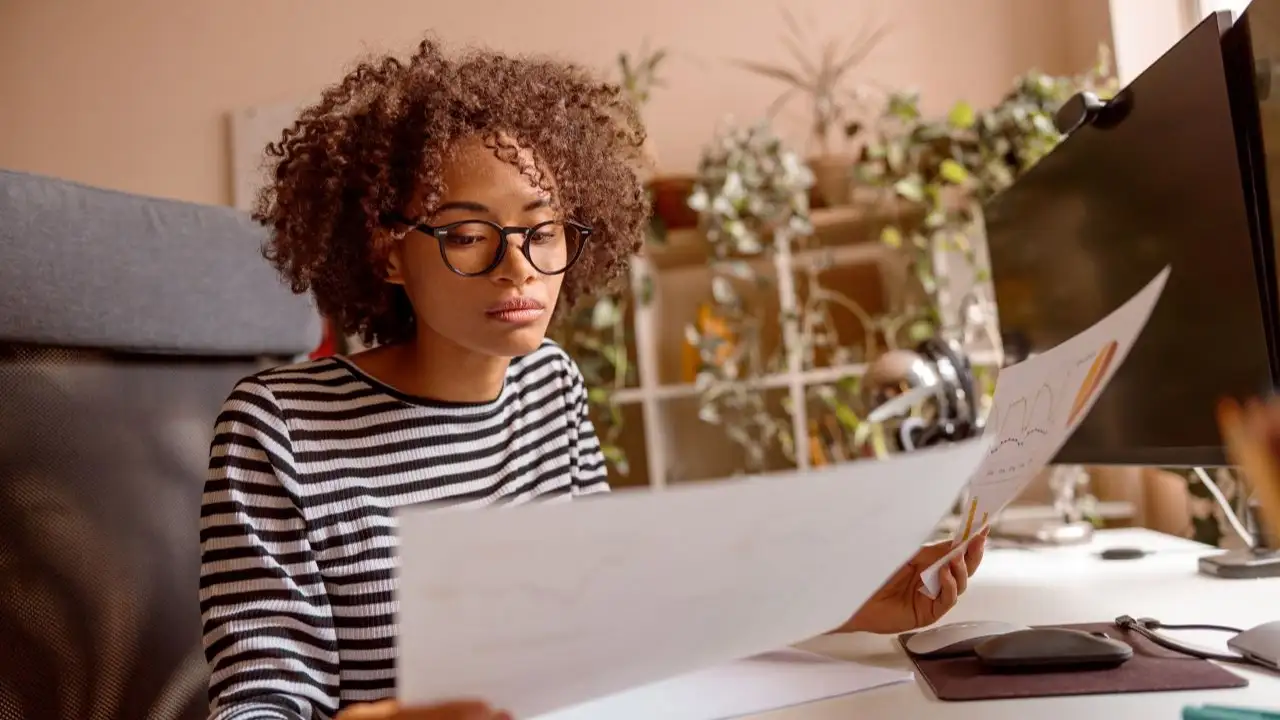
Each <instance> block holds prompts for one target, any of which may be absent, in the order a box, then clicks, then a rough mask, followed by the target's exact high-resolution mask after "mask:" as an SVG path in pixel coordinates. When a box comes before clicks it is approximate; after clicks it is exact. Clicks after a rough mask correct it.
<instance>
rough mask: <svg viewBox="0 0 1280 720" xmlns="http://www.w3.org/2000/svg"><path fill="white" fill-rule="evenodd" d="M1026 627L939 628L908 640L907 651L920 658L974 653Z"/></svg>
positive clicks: (976, 624)
mask: <svg viewBox="0 0 1280 720" xmlns="http://www.w3.org/2000/svg"><path fill="white" fill-rule="evenodd" d="M1028 629H1029V628H1028V627H1027V626H1026V625H1016V624H1014V623H1007V622H1000V621H998V620H976V621H973V622H958V623H950V624H948V625H939V626H938V627H935V628H930V629H928V630H922V631H920V632H918V633H916V634H914V635H912V636H911V637H909V638H907V640H906V642H905V643H904V646H905V647H906V648H907V652H909V653H911V654H912V655H916V656H919V657H922V658H938V657H953V656H956V655H967V654H969V653H972V652H973V648H974V647H976V646H977V645H978V643H980V642H982V641H983V640H987V639H989V638H993V637H996V636H998V635H1004V634H1005V633H1011V632H1017V631H1019V630H1028Z"/></svg>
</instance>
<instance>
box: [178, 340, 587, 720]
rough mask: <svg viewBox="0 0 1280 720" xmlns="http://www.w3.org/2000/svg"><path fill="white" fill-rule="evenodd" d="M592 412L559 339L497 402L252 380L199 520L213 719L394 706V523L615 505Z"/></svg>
mask: <svg viewBox="0 0 1280 720" xmlns="http://www.w3.org/2000/svg"><path fill="white" fill-rule="evenodd" d="M586 408H587V396H586V388H585V385H584V382H583V379H582V375H581V373H580V372H579V371H578V368H577V366H576V365H575V364H574V363H573V361H572V360H571V359H569V357H568V355H566V354H565V352H564V351H563V350H562V349H560V347H559V346H557V345H556V344H554V343H552V342H550V341H546V342H544V343H543V344H542V346H541V347H539V348H538V349H537V350H535V351H534V352H532V353H530V354H528V355H525V356H522V357H519V358H516V359H514V360H512V362H511V365H510V368H509V369H508V371H507V374H506V380H505V383H504V386H503V389H502V392H501V394H500V395H499V397H498V398H497V399H495V400H493V401H491V402H484V403H446V402H440V401H433V400H426V399H423V398H418V397H414V396H411V395H406V394H404V393H401V392H399V391H397V390H395V389H394V388H391V387H388V386H386V385H384V384H382V383H379V382H378V381H377V380H375V379H373V378H371V377H369V376H367V375H366V374H364V373H362V372H361V371H360V370H358V369H357V368H356V367H355V366H353V365H352V364H350V363H349V362H348V361H346V360H345V359H342V358H326V359H322V360H315V361H311V362H307V363H302V364H296V365H290V366H284V367H279V368H274V369H271V370H266V371H264V372H261V373H258V374H256V375H253V376H250V377H248V378H245V379H244V380H241V381H240V382H239V383H238V384H237V385H236V386H235V388H234V389H233V391H232V392H231V395H230V396H229V397H228V398H227V401H226V403H225V404H224V405H223V408H222V411H221V413H220V415H219V417H218V420H217V424H216V427H215V436H214V439H213V444H212V448H211V450H210V460H209V475H208V479H207V482H206V484H205V489H204V497H203V503H202V508H201V530H200V544H201V565H200V610H201V615H202V618H203V623H204V647H205V655H206V657H207V659H208V663H209V669H210V672H211V676H210V679H209V700H210V717H211V718H213V719H214V720H267V719H270V720H286V719H287V720H313V719H317V718H330V717H332V716H333V715H335V714H336V713H337V712H338V710H339V708H341V707H345V706H347V705H349V704H351V703H355V702H367V701H373V700H380V699H384V698H388V697H391V696H393V695H394V694H395V635H396V601H395V589H396V585H395V575H394V570H395V564H396V560H395V555H396V542H395V537H394V526H393V518H392V511H393V510H394V509H395V508H398V507H401V506H404V505H409V504H413V503H423V502H437V503H442V504H447V505H450V506H454V507H456V506H458V505H465V506H475V507H482V506H488V505H493V504H510V503H524V502H528V501H532V500H559V501H564V500H570V499H572V498H574V497H577V496H581V495H586V494H590V493H595V492H601V491H607V490H608V489H609V486H608V484H607V482H606V477H605V466H604V459H603V457H602V455H601V452H600V444H599V441H598V440H597V438H596V435H595V431H594V429H593V428H592V425H591V422H590V420H589V419H588V418H587V413H586ZM459 550H460V551H463V549H461V548H460V549H459Z"/></svg>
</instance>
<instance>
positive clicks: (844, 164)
mask: <svg viewBox="0 0 1280 720" xmlns="http://www.w3.org/2000/svg"><path fill="white" fill-rule="evenodd" d="M809 170H810V171H812V172H813V191H812V192H811V193H810V199H811V200H815V199H816V200H819V201H820V204H815V207H843V206H845V205H849V204H850V203H852V202H853V159H852V158H849V157H845V156H842V155H821V156H818V157H813V158H809ZM814 196H816V197H814Z"/></svg>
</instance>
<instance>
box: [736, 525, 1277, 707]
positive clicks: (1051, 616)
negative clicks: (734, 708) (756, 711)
mask: <svg viewBox="0 0 1280 720" xmlns="http://www.w3.org/2000/svg"><path fill="white" fill-rule="evenodd" d="M1117 546H1136V547H1143V548H1147V549H1151V550H1156V551H1157V553H1156V554H1154V555H1149V556H1147V557H1145V558H1142V559H1140V560H1127V561H1119V560H1102V559H1099V558H1098V557H1097V556H1096V553H1097V552H1098V551H1099V550H1101V549H1103V548H1106V547H1117ZM1214 552H1218V551H1217V550H1216V549H1214V548H1210V547H1208V546H1205V545H1201V544H1198V543H1194V542H1191V541H1188V540H1182V539H1180V538H1174V537H1171V536H1168V535H1162V534H1159V533H1155V532H1152V531H1149V530H1132V529H1124V530H1106V531H1101V532H1099V533H1097V535H1096V537H1095V539H1094V540H1093V542H1091V543H1090V544H1088V545H1083V546H1079V547H1063V548H1046V549H1034V550H1023V549H1002V550H991V551H988V553H987V556H986V559H984V560H983V563H982V567H981V568H979V570H978V573H977V574H976V575H975V576H974V577H973V579H972V581H971V582H970V585H969V590H968V591H967V592H966V593H965V594H964V596H963V597H962V598H961V600H960V603H959V604H958V605H957V606H956V607H955V609H954V610H952V611H951V612H950V613H949V614H948V615H947V616H946V618H944V619H943V622H956V621H962V620H989V619H1000V620H1009V621H1012V622H1019V623H1023V624H1026V625H1049V624H1062V623H1083V622H1108V621H1110V620H1112V619H1114V618H1115V617H1116V616H1119V615H1133V616H1134V617H1141V616H1147V617H1153V618H1156V619H1158V620H1162V621H1164V622H1169V623H1182V622H1191V623H1194V622H1208V623H1220V624H1224V625H1234V626H1236V627H1240V628H1248V627H1252V626H1254V625H1259V624H1262V623H1264V622H1269V621H1272V620H1277V619H1280V579H1276V580H1219V579H1214V578H1210V577H1205V576H1202V575H1199V574H1198V573H1197V572H1196V558H1197V557H1199V556H1200V555H1205V554H1211V553H1214ZM1178 637H1180V638H1182V639H1186V640H1194V641H1195V642H1197V643H1199V644H1202V645H1204V646H1206V647H1213V648H1218V649H1221V648H1225V642H1226V637H1227V634H1226V633H1211V634H1203V635H1194V636H1192V635H1188V634H1183V635H1180V636H1178ZM1201 638H1203V639H1204V640H1203V642H1202V641H1201ZM804 647H805V648H806V649H809V650H813V651H816V652H821V653H825V654H828V655H832V656H835V657H841V658H847V659H849V660H856V661H858V662H862V663H866V664H869V665H877V666H881V667H891V668H895V669H901V670H907V671H914V667H913V666H912V665H911V661H910V660H908V659H907V657H906V655H904V654H903V652H902V650H901V649H900V648H899V647H898V644H897V641H896V640H895V639H893V638H888V637H879V636H865V635H857V636H833V637H824V638H819V639H817V640H814V641H812V642H810V643H806V644H805V645H804ZM1231 670H1232V671H1233V672H1238V673H1240V674H1241V675H1244V676H1246V677H1248V679H1249V687H1246V688H1240V689H1235V690H1199V691H1184V692H1170V693H1129V694H1123V695H1086V696H1075V697H1061V698H1039V699H1029V700H994V701H981V702H941V701H938V700H936V699H934V697H933V693H932V692H931V691H930V690H929V687H928V685H926V684H925V682H924V680H923V679H922V678H920V677H919V675H918V674H917V677H916V679H915V680H914V681H912V682H909V683H902V684H899V685H894V686H890V687H887V688H879V689H875V690H870V691H867V692H865V693H859V694H856V695H850V696H847V697H844V698H837V699H835V700H830V701H826V702H821V703H814V704H811V705H806V706H801V707H796V708H789V709H786V710H781V711H777V712H772V713H767V714H764V715H759V716H756V720H849V719H850V718H911V719H912V720H923V719H926V718H948V719H951V720H963V719H965V718H975V719H976V718H982V719H983V720H1000V719H1002V718H1010V719H1012V718H1018V719H1019V720H1025V719H1026V718H1032V717H1034V718H1036V720H1082V719H1085V720H1088V719H1090V718H1123V717H1134V718H1137V717H1141V718H1143V719H1144V720H1160V719H1161V718H1169V719H1171V720H1173V719H1176V718H1179V717H1181V710H1182V707H1183V706H1184V705H1190V704H1200V703H1219V704H1224V705H1244V706H1258V707H1270V708H1275V707H1280V674H1274V673H1267V672H1266V671H1262V670H1256V671H1255V670H1252V669H1245V668H1242V667H1239V666H1235V665H1232V666H1231Z"/></svg>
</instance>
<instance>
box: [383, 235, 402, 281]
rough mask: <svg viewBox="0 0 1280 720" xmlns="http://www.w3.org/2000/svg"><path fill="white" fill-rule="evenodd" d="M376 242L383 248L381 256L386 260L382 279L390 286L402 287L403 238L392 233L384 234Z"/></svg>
mask: <svg viewBox="0 0 1280 720" xmlns="http://www.w3.org/2000/svg"><path fill="white" fill-rule="evenodd" d="M378 241H379V244H380V245H382V247H383V252H382V253H381V254H382V255H383V256H384V257H385V258H386V261H385V265H384V267H383V276H384V279H385V280H386V281H387V282H389V283H391V284H392V285H404V282H405V281H404V270H403V268H404V254H403V249H404V238H403V237H398V236H397V235H396V234H395V233H392V232H384V233H383V234H382V237H380V238H379V239H378Z"/></svg>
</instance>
